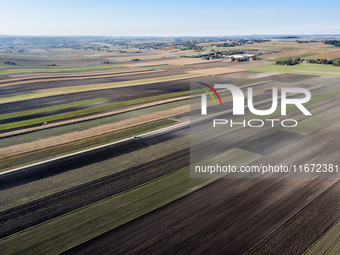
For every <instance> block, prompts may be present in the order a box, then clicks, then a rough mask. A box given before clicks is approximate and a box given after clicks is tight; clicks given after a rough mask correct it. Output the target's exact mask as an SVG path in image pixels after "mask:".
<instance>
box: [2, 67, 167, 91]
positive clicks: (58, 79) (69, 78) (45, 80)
mask: <svg viewBox="0 0 340 255" xmlns="http://www.w3.org/2000/svg"><path fill="white" fill-rule="evenodd" d="M159 72H164V71H162V70H157V71H155V70H145V71H144V72H140V71H138V72H128V73H114V74H105V75H91V76H80V77H61V78H52V79H34V78H33V79H32V80H28V81H16V82H11V83H1V84H0V87H8V86H14V85H22V84H30V83H40V82H55V81H72V80H86V79H99V78H107V77H117V76H128V75H138V74H150V73H159Z"/></svg>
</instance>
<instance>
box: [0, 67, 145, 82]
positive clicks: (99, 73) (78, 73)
mask: <svg viewBox="0 0 340 255" xmlns="http://www.w3.org/2000/svg"><path fill="white" fill-rule="evenodd" d="M143 71H146V70H143V69H137V68H131V69H130V68H124V69H122V70H118V71H117V70H114V71H106V72H96V71H94V72H77V73H75V74H74V73H71V74H70V73H66V74H63V73H60V74H59V73H57V74H53V75H33V76H25V77H18V78H8V79H4V80H0V84H2V83H9V82H16V81H25V80H30V79H37V80H39V79H54V78H73V77H92V76H97V75H105V74H107V75H110V74H123V73H130V72H143Z"/></svg>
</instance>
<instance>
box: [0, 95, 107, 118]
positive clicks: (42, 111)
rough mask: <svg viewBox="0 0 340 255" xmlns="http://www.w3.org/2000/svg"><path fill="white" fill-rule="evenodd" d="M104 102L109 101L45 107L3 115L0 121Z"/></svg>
mask: <svg viewBox="0 0 340 255" xmlns="http://www.w3.org/2000/svg"><path fill="white" fill-rule="evenodd" d="M104 101H107V99H104V98H96V99H90V100H85V101H80V102H75V103H70V104H62V105H56V106H50V107H44V108H39V109H34V110H28V111H22V112H14V113H7V114H1V115H0V120H5V119H11V118H17V117H23V116H28V115H33V114H38V113H44V112H50V111H57V110H62V109H67V108H71V107H76V106H83V105H89V104H94V103H100V102H104Z"/></svg>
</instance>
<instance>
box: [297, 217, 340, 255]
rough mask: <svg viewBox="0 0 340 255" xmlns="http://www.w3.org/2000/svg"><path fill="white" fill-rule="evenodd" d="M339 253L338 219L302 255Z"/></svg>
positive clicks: (339, 228) (339, 223)
mask: <svg viewBox="0 0 340 255" xmlns="http://www.w3.org/2000/svg"><path fill="white" fill-rule="evenodd" d="M320 254H327V255H338V254H340V219H338V220H337V221H336V222H335V223H334V224H333V225H332V226H331V227H330V228H329V229H328V230H327V231H326V232H325V233H324V234H323V235H322V236H321V237H320V238H319V239H318V240H317V241H316V242H315V243H314V244H313V245H312V246H311V247H309V248H308V249H307V251H306V252H304V253H303V255H320Z"/></svg>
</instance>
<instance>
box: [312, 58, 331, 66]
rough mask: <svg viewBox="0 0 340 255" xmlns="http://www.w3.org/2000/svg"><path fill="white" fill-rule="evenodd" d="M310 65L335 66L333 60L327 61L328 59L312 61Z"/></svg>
mask: <svg viewBox="0 0 340 255" xmlns="http://www.w3.org/2000/svg"><path fill="white" fill-rule="evenodd" d="M309 63H311V64H324V65H333V61H332V60H327V59H317V60H315V59H310V60H309Z"/></svg>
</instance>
